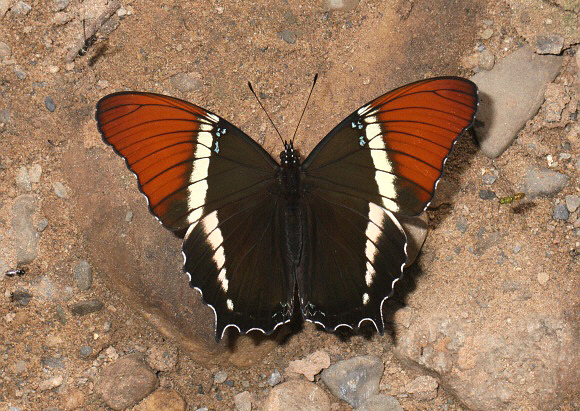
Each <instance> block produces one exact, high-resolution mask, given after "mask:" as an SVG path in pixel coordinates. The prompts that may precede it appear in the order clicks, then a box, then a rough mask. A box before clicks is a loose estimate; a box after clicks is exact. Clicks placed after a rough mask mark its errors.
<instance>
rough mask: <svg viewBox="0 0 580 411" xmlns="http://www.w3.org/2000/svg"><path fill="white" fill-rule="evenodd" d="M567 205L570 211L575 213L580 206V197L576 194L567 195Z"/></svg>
mask: <svg viewBox="0 0 580 411" xmlns="http://www.w3.org/2000/svg"><path fill="white" fill-rule="evenodd" d="M566 207H567V208H568V211H569V212H571V213H573V212H574V211H576V210H577V209H578V207H580V197H578V196H576V195H567V196H566Z"/></svg>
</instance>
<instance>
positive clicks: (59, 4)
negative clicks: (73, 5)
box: [52, 0, 69, 11]
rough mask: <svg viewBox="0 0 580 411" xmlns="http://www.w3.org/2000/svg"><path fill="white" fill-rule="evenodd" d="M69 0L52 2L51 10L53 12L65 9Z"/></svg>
mask: <svg viewBox="0 0 580 411" xmlns="http://www.w3.org/2000/svg"><path fill="white" fill-rule="evenodd" d="M68 3H69V0H53V1H52V10H53V11H63V10H64V9H66V8H67V6H68Z"/></svg>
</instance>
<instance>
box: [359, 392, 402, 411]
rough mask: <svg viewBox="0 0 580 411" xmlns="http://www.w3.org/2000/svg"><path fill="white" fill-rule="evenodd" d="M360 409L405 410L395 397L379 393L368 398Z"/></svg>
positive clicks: (372, 410) (367, 410)
mask: <svg viewBox="0 0 580 411" xmlns="http://www.w3.org/2000/svg"><path fill="white" fill-rule="evenodd" d="M357 410H358V411H403V407H401V404H399V401H397V399H396V398H395V397H391V396H390V395H385V394H379V395H373V396H372V397H370V398H369V399H368V400H366V401H365V402H364V403H363V404H362V405H361V406H360V407H358V408H357Z"/></svg>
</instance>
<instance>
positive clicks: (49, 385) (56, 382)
mask: <svg viewBox="0 0 580 411" xmlns="http://www.w3.org/2000/svg"><path fill="white" fill-rule="evenodd" d="M63 381H64V379H63V378H62V376H60V375H59V376H58V377H52V378H49V379H48V380H44V381H41V383H40V384H38V389H39V390H40V391H47V390H51V389H53V388H56V387H60V386H61V385H62V382H63Z"/></svg>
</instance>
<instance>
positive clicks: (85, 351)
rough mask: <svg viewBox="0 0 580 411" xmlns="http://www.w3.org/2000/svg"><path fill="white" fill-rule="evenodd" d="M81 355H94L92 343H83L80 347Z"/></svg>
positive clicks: (84, 356)
mask: <svg viewBox="0 0 580 411" xmlns="http://www.w3.org/2000/svg"><path fill="white" fill-rule="evenodd" d="M80 354H81V357H83V358H87V357H90V356H91V355H93V347H91V346H90V345H83V346H82V347H81V349H80Z"/></svg>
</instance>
